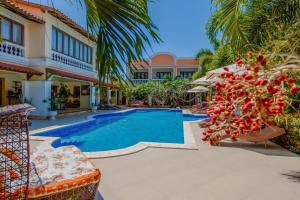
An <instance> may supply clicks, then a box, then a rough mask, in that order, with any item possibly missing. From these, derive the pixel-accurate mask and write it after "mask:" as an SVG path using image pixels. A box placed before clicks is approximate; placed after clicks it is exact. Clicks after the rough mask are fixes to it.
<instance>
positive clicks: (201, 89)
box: [187, 85, 210, 93]
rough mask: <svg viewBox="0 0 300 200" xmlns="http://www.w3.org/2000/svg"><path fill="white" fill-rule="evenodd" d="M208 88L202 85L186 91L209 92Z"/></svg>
mask: <svg viewBox="0 0 300 200" xmlns="http://www.w3.org/2000/svg"><path fill="white" fill-rule="evenodd" d="M209 91H210V90H209V89H208V88H206V87H204V86H201V85H200V86H197V87H194V88H192V89H190V90H188V91H187V92H188V93H204V92H209Z"/></svg>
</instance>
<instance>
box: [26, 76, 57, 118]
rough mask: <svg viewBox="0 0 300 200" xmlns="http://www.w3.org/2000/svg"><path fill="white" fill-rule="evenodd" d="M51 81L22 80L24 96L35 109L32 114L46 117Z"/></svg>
mask: <svg viewBox="0 0 300 200" xmlns="http://www.w3.org/2000/svg"><path fill="white" fill-rule="evenodd" d="M51 85H52V81H24V89H23V91H24V98H26V99H27V100H28V101H30V102H31V104H32V106H33V107H35V108H36V111H35V112H33V113H32V115H37V116H42V117H46V116H48V114H49V108H50V103H49V99H50V98H51Z"/></svg>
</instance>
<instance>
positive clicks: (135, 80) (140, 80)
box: [131, 79, 166, 84]
mask: <svg viewBox="0 0 300 200" xmlns="http://www.w3.org/2000/svg"><path fill="white" fill-rule="evenodd" d="M164 80H166V79H151V80H150V79H131V81H132V82H133V83H135V84H139V83H147V82H148V81H157V82H162V81H164Z"/></svg>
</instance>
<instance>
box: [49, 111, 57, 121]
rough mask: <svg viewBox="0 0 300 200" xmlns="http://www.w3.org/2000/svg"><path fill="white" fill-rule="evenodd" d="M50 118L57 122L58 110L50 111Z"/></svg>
mask: <svg viewBox="0 0 300 200" xmlns="http://www.w3.org/2000/svg"><path fill="white" fill-rule="evenodd" d="M49 116H50V119H52V120H55V119H56V116H57V110H50V111H49Z"/></svg>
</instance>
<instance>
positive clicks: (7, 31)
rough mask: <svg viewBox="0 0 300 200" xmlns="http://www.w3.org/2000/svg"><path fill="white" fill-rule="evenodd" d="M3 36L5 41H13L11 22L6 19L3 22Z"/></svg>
mask: <svg viewBox="0 0 300 200" xmlns="http://www.w3.org/2000/svg"><path fill="white" fill-rule="evenodd" d="M1 35H2V38H3V39H4V40H8V41H10V40H11V22H10V21H8V20H6V19H2V20H1Z"/></svg>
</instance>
